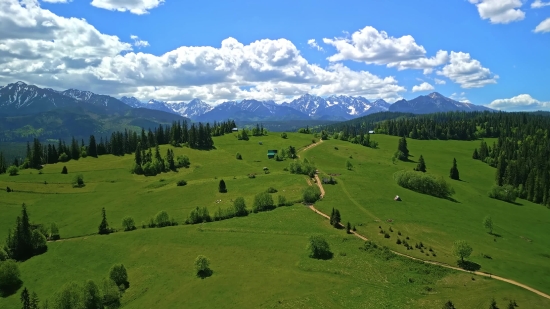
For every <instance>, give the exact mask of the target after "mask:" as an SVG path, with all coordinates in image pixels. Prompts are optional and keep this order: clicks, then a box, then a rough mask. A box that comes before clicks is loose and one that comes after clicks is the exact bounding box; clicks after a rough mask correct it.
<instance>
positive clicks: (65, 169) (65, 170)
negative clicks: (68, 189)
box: [61, 166, 68, 175]
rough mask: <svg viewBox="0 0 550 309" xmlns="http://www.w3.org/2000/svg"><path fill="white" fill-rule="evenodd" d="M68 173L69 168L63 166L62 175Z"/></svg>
mask: <svg viewBox="0 0 550 309" xmlns="http://www.w3.org/2000/svg"><path fill="white" fill-rule="evenodd" d="M67 173H68V171H67V167H66V166H63V169H62V170H61V174H65V175H66V174H67Z"/></svg>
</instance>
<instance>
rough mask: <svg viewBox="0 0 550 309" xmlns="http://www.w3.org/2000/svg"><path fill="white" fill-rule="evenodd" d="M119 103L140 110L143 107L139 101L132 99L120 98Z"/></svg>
mask: <svg viewBox="0 0 550 309" xmlns="http://www.w3.org/2000/svg"><path fill="white" fill-rule="evenodd" d="M120 101H121V102H122V103H124V104H126V105H128V106H130V107H133V108H140V107H144V105H145V104H144V103H143V102H141V101H140V100H138V99H136V98H134V97H122V98H120Z"/></svg>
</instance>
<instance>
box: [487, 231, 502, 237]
mask: <svg viewBox="0 0 550 309" xmlns="http://www.w3.org/2000/svg"><path fill="white" fill-rule="evenodd" d="M487 234H489V235H491V236H495V237H499V238H500V237H502V235H500V234H497V233H490V232H487Z"/></svg>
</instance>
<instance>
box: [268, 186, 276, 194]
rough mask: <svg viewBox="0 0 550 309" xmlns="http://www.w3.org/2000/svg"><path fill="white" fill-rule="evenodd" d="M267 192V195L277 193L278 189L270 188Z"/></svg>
mask: <svg viewBox="0 0 550 309" xmlns="http://www.w3.org/2000/svg"><path fill="white" fill-rule="evenodd" d="M266 192H267V193H277V189H275V188H273V187H269V188H267V190H266Z"/></svg>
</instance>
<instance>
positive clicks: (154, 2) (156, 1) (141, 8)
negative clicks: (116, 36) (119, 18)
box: [91, 0, 164, 15]
mask: <svg viewBox="0 0 550 309" xmlns="http://www.w3.org/2000/svg"><path fill="white" fill-rule="evenodd" d="M163 3H164V0H92V3H91V5H93V6H95V7H97V8H100V9H106V10H110V11H119V12H126V11H129V12H130V13H133V14H137V15H142V14H147V13H149V10H151V9H154V8H156V7H158V6H159V5H161V4H163Z"/></svg>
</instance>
